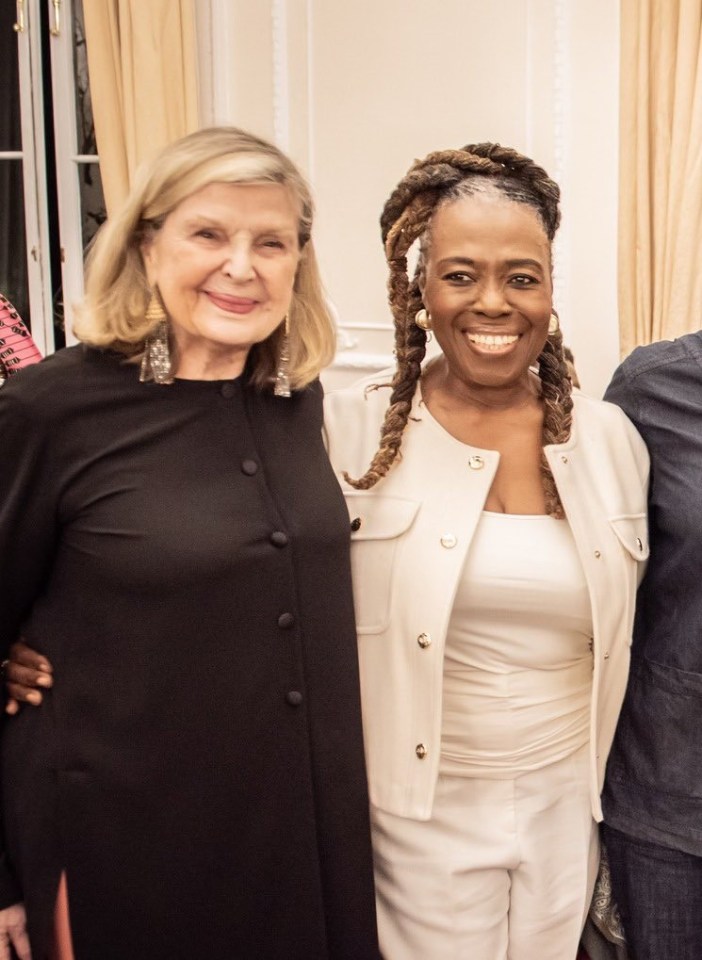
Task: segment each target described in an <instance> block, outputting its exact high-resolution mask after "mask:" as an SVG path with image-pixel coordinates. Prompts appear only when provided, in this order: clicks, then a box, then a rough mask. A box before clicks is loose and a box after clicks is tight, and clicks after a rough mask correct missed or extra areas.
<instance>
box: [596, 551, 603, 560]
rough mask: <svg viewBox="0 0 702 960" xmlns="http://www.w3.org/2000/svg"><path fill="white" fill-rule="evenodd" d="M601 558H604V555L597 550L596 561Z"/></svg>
mask: <svg viewBox="0 0 702 960" xmlns="http://www.w3.org/2000/svg"><path fill="white" fill-rule="evenodd" d="M601 556H602V554H601V553H600V551H599V550H595V559H596V560H599V559H600V557H601Z"/></svg>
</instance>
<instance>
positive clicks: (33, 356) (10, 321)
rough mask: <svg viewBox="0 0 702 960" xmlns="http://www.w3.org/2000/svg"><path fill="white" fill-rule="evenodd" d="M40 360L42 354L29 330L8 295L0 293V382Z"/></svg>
mask: <svg viewBox="0 0 702 960" xmlns="http://www.w3.org/2000/svg"><path fill="white" fill-rule="evenodd" d="M39 360H41V354H40V353H39V350H38V348H37V346H36V344H35V343H34V341H33V340H32V338H31V336H30V334H29V330H27V328H26V326H25V325H24V323H23V322H22V320H21V319H20V316H19V314H18V313H17V311H16V310H15V308H14V307H13V305H12V304H11V303H10V301H9V300H8V299H7V297H3V296H2V295H1V294H0V383H4V382H5V380H6V379H7V378H8V377H9V376H11V375H12V374H15V373H17V371H18V370H21V369H22V367H26V366H28V364H30V363H37V362H38V361H39Z"/></svg>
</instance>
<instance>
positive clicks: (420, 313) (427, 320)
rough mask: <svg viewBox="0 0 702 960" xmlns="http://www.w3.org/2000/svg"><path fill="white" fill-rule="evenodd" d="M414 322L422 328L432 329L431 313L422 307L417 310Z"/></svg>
mask: <svg viewBox="0 0 702 960" xmlns="http://www.w3.org/2000/svg"><path fill="white" fill-rule="evenodd" d="M414 322H415V323H416V324H417V326H418V327H419V328H420V330H431V314H430V313H427V311H426V310H425V309H424V307H422V309H421V310H417V312H416V313H415V315H414Z"/></svg>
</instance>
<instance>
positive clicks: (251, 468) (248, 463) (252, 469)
mask: <svg viewBox="0 0 702 960" xmlns="http://www.w3.org/2000/svg"><path fill="white" fill-rule="evenodd" d="M241 472H242V473H245V474H246V476H247V477H253V475H254V474H255V473H258V464H257V463H256V461H255V460H243V461H242V463H241Z"/></svg>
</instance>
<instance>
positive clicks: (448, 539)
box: [441, 533, 458, 550]
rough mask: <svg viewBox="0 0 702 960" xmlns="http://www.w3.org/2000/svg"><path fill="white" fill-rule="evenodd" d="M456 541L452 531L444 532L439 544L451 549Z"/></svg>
mask: <svg viewBox="0 0 702 960" xmlns="http://www.w3.org/2000/svg"><path fill="white" fill-rule="evenodd" d="M457 543H458V540H457V539H456V537H454V535H453V534H452V533H445V534H444V535H443V537H442V538H441V546H442V547H446V549H447V550H453V548H454V547H455V546H456V544H457Z"/></svg>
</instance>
